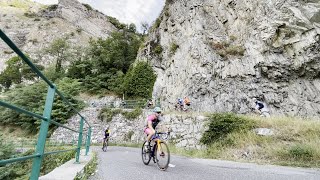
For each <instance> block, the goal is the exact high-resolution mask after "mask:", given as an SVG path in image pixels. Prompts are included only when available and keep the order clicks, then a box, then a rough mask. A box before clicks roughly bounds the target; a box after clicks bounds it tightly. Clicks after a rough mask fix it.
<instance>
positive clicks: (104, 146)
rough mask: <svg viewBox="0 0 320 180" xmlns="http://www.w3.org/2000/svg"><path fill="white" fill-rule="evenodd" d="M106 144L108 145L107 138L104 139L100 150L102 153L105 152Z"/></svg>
mask: <svg viewBox="0 0 320 180" xmlns="http://www.w3.org/2000/svg"><path fill="white" fill-rule="evenodd" d="M108 143H109V137H107V138H105V139H104V140H103V144H102V150H103V151H104V152H106V151H107V147H108Z"/></svg>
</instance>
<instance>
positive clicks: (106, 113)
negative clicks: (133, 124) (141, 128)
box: [98, 108, 142, 123]
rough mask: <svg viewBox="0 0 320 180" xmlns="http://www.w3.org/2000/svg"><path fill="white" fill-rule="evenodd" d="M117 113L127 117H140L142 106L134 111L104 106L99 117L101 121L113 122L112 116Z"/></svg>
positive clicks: (130, 118)
mask: <svg viewBox="0 0 320 180" xmlns="http://www.w3.org/2000/svg"><path fill="white" fill-rule="evenodd" d="M117 114H122V115H123V116H124V117H125V118H126V119H129V120H132V119H135V118H137V117H139V116H140V115H141V114H142V109H141V108H136V109H134V110H133V111H131V112H130V111H123V110H122V109H111V108H103V109H101V110H100V112H99V115H98V118H99V119H100V120H101V121H105V122H107V123H108V122H111V121H112V118H113V117H114V116H116V115H117Z"/></svg>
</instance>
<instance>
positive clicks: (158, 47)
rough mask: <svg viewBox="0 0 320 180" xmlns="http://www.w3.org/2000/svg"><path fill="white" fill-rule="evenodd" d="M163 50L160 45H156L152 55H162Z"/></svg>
mask: <svg viewBox="0 0 320 180" xmlns="http://www.w3.org/2000/svg"><path fill="white" fill-rule="evenodd" d="M162 51H163V49H162V46H161V45H160V44H158V45H157V46H156V47H155V48H154V53H156V54H158V55H160V54H161V53H162Z"/></svg>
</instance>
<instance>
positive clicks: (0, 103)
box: [0, 101, 47, 121]
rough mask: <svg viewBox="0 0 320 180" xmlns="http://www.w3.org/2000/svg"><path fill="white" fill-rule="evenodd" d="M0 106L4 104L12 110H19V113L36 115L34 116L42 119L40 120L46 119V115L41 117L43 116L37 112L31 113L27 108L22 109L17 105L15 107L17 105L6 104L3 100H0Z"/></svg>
mask: <svg viewBox="0 0 320 180" xmlns="http://www.w3.org/2000/svg"><path fill="white" fill-rule="evenodd" d="M0 106H4V107H7V108H9V109H12V110H15V111H18V112H21V113H24V114H27V115H30V116H32V117H36V118H38V119H42V120H45V121H47V118H46V117H43V116H41V115H39V114H35V113H32V112H29V111H27V110H24V109H22V108H19V107H17V106H13V105H11V104H8V103H6V102H3V101H0Z"/></svg>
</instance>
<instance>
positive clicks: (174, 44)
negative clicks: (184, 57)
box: [170, 43, 179, 54]
mask: <svg viewBox="0 0 320 180" xmlns="http://www.w3.org/2000/svg"><path fill="white" fill-rule="evenodd" d="M178 48H179V45H177V44H176V43H172V44H171V46H170V52H171V53H172V54H174V53H175V52H176V51H177V49H178Z"/></svg>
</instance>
